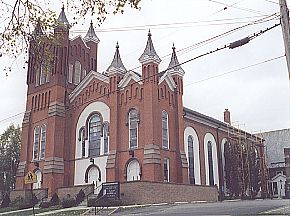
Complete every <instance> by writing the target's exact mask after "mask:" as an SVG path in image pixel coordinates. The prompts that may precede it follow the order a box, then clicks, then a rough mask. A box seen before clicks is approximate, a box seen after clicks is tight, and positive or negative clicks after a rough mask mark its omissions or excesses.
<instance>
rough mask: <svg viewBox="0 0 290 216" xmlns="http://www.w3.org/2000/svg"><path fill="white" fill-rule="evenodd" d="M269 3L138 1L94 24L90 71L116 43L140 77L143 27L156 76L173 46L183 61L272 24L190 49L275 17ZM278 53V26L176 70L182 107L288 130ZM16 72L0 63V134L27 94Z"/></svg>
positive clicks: (285, 84)
mask: <svg viewBox="0 0 290 216" xmlns="http://www.w3.org/2000/svg"><path fill="white" fill-rule="evenodd" d="M53 2H54V1H53V0H52V1H51V5H50V7H52V8H53V9H55V10H56V11H57V13H59V12H60V9H61V6H62V4H61V3H60V2H59V1H55V2H58V3H55V2H54V3H53ZM277 3H278V0H255V1H252V0H142V1H141V4H140V7H141V9H140V10H135V9H131V8H129V7H126V8H125V12H124V14H119V15H109V16H108V17H107V19H106V20H105V22H104V23H103V24H102V25H101V26H97V25H96V24H95V30H96V33H97V35H98V37H99V39H100V43H99V51H98V56H99V59H98V71H99V72H102V71H105V70H106V69H107V67H108V66H109V65H110V63H111V61H112V59H113V55H114V52H115V46H116V42H117V41H118V43H119V46H120V48H119V49H120V53H121V58H122V61H123V63H124V65H125V67H126V68H127V70H129V69H134V71H136V72H139V73H140V72H141V71H140V67H139V66H140V63H139V62H138V58H139V57H140V55H141V54H142V52H143V50H144V48H145V45H146V41H147V33H148V30H149V29H150V31H151V33H152V40H153V44H154V47H155V50H156V52H157V53H158V55H159V56H160V57H161V59H162V62H161V63H160V66H159V69H160V71H161V70H164V69H166V68H167V67H168V64H169V61H170V54H171V52H172V45H173V43H174V45H175V47H176V51H177V56H178V59H179V62H180V63H182V62H185V61H187V60H189V59H192V58H194V57H196V56H199V55H201V54H204V53H207V52H209V51H212V50H215V49H217V48H220V47H223V46H224V45H227V44H229V43H232V42H234V41H237V40H240V39H242V38H245V37H247V36H252V35H253V34H254V33H257V32H259V31H260V30H264V29H266V28H268V27H271V26H273V25H274V24H276V23H278V22H279V20H278V19H275V20H271V21H267V22H263V23H259V24H252V25H248V26H247V27H244V28H240V29H239V30H237V31H235V32H234V33H232V34H229V35H227V36H224V37H222V38H219V39H216V40H211V41H208V42H207V43H202V44H201V45H200V46H197V44H198V43H199V42H204V41H205V40H207V39H210V38H212V37H215V36H217V35H220V34H222V33H225V32H227V31H229V30H231V29H235V28H237V27H240V26H244V25H246V24H248V23H253V22H254V21H256V20H259V19H263V18H264V20H265V19H266V17H267V16H269V15H271V14H274V13H279V5H278V4H277ZM288 5H290V1H288ZM66 14H67V17H68V19H69V20H72V17H73V14H71V12H70V11H67V10H66ZM90 20H91V18H90V17H86V19H84V20H81V21H80V22H79V24H78V25H76V26H73V27H72V29H71V31H70V36H71V38H73V37H76V36H78V35H82V36H84V35H85V33H86V31H87V29H88V28H89V25H90ZM93 22H94V20H93ZM94 23H96V22H94ZM0 25H1V24H0ZM284 54H285V50H284V44H283V38H282V30H281V27H280V26H278V27H276V28H274V29H272V30H270V31H268V32H266V33H264V34H262V35H261V36H259V37H257V38H255V39H254V40H251V41H250V42H249V43H248V44H246V45H244V46H241V47H238V48H235V49H224V50H221V51H218V52H215V53H213V54H210V55H207V56H204V57H201V58H198V59H195V60H193V61H190V62H188V63H186V64H184V65H182V68H183V69H184V71H185V76H184V96H183V103H184V106H185V107H187V108H190V109H192V110H195V111H197V112H200V113H202V114H205V115H208V116H211V117H213V118H216V119H218V120H221V121H223V112H224V110H225V109H229V110H230V112H231V120H232V124H233V125H234V126H236V127H239V128H240V129H243V130H247V131H248V132H253V133H259V132H264V131H272V130H278V129H285V128H289V127H290V88H289V87H290V80H289V78H288V70H287V65H286V58H285V57H283V55H284ZM11 64H12V71H11V72H9V75H8V76H7V77H6V76H5V72H4V68H5V67H7V66H10V65H11ZM23 66H24V60H23V57H20V58H18V59H17V60H16V61H13V60H11V59H9V58H8V57H2V58H0V71H2V72H0V83H1V84H0V98H1V105H0V132H3V131H4V129H5V128H7V127H8V126H9V125H10V124H11V123H14V124H20V125H21V122H22V119H23V113H24V111H25V104H26V91H27V86H26V70H25V69H23Z"/></svg>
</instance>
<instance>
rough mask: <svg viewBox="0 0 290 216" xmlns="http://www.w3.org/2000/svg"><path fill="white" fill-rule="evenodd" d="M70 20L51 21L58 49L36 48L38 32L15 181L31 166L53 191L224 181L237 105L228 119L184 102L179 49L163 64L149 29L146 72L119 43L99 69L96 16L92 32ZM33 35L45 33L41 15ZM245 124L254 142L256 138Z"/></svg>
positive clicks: (40, 184)
mask: <svg viewBox="0 0 290 216" xmlns="http://www.w3.org/2000/svg"><path fill="white" fill-rule="evenodd" d="M69 29H70V24H69V22H68V20H67V18H66V15H65V12H64V9H62V11H61V13H60V15H59V18H58V24H57V26H56V27H55V30H54V35H55V37H58V38H59V39H58V41H59V43H58V44H57V45H54V44H52V45H47V46H46V45H45V46H46V47H48V48H47V50H48V51H49V53H50V56H52V57H48V58H43V57H39V56H38V55H39V53H38V52H36V50H38V49H34V48H33V47H37V43H35V42H34V39H32V40H31V44H30V51H29V64H28V71H27V85H28V90H27V102H26V112H25V115H24V119H23V124H22V128H23V129H22V137H21V154H20V163H19V167H18V170H17V179H16V189H24V188H26V187H28V186H27V185H25V184H24V176H25V174H26V173H27V172H28V171H33V172H35V174H36V176H37V183H34V185H33V187H34V188H48V191H49V194H50V195H51V193H53V192H55V191H56V190H57V188H61V187H73V186H78V185H87V184H92V183H94V184H95V185H96V186H99V185H101V184H102V183H104V182H113V181H119V182H121V183H122V182H130V181H150V182H162V183H164V182H168V183H172V184H182V185H203V186H206V185H208V186H217V187H218V188H225V185H224V154H223V152H224V143H225V142H226V141H227V139H228V134H229V128H230V129H231V130H230V131H235V128H234V127H232V126H231V125H230V112H229V111H228V110H226V111H225V112H224V117H225V119H224V121H225V122H221V121H219V120H216V119H214V118H211V117H209V116H206V115H203V114H201V113H198V112H196V111H193V110H191V109H189V108H185V107H184V106H183V76H184V74H185V73H186V72H185V71H184V70H183V69H182V67H181V66H180V65H179V62H178V58H177V55H176V51H175V48H174V47H173V48H172V56H171V61H170V64H169V65H168V68H162V69H161V68H159V63H160V62H161V59H160V57H159V56H158V54H157V52H156V50H155V49H154V45H153V40H152V35H151V33H150V32H149V33H148V37H147V43H145V40H146V39H145V38H144V47H145V49H144V52H143V53H140V54H141V55H140V57H139V62H140V64H141V66H142V69H141V70H140V71H131V70H127V69H126V67H125V65H124V64H123V63H122V60H121V55H120V50H119V45H118V44H117V45H116V50H115V54H114V56H112V63H111V64H110V65H108V68H107V70H106V71H104V72H102V73H101V72H98V71H97V63H98V44H99V43H100V40H99V38H98V37H97V35H96V33H95V31H94V28H93V24H92V23H91V25H90V27H89V30H88V32H87V34H86V36H85V37H81V36H78V37H76V38H74V39H71V38H70V37H69ZM34 36H35V37H45V34H44V33H43V32H42V28H41V26H40V24H38V25H37V26H36V28H35V31H34ZM48 44H49V43H48ZM43 49H44V48H43ZM40 60H41V61H40ZM39 62H41V63H39ZM160 71H162V72H160ZM231 133H232V132H231ZM244 133H245V134H246V136H247V139H248V140H249V142H254V141H255V139H257V137H253V135H251V134H249V133H246V132H244ZM258 150H259V154H262V150H263V147H261V148H258Z"/></svg>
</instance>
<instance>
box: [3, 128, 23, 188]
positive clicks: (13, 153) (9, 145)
mask: <svg viewBox="0 0 290 216" xmlns="http://www.w3.org/2000/svg"><path fill="white" fill-rule="evenodd" d="M20 136H21V130H20V127H19V126H17V127H15V126H14V125H10V126H9V127H8V128H7V129H6V130H5V131H4V132H3V133H2V134H1V135H0V190H1V192H7V191H11V190H12V189H14V186H15V180H16V171H17V166H18V163H19V153H20V142H21V137H20Z"/></svg>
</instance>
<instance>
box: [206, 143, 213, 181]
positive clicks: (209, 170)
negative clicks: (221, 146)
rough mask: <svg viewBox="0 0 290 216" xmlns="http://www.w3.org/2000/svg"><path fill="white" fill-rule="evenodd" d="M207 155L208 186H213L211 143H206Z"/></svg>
mask: <svg viewBox="0 0 290 216" xmlns="http://www.w3.org/2000/svg"><path fill="white" fill-rule="evenodd" d="M207 154H208V176H209V185H211V186H213V185H214V173H213V158H212V143H211V141H208V142H207Z"/></svg>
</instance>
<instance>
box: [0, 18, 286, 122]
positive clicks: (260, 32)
mask: <svg viewBox="0 0 290 216" xmlns="http://www.w3.org/2000/svg"><path fill="white" fill-rule="evenodd" d="M279 25H280V23H279V24H275V25H274V26H271V27H269V28H267V29H264V30H261V31H259V32H257V33H254V34H252V35H251V36H249V38H250V40H253V39H255V38H257V37H259V36H261V35H262V34H264V33H266V32H267V31H269V30H271V29H273V28H275V27H277V26H279ZM226 48H230V44H226V45H224V46H221V47H219V48H217V49H215V50H211V51H209V52H206V53H203V54H200V55H198V56H195V57H193V58H191V59H188V60H186V61H184V62H182V63H180V64H178V65H174V66H172V67H170V68H167V69H165V70H162V71H160V72H158V73H157V74H153V75H151V76H149V77H146V78H142V79H140V80H138V81H134V82H133V83H130V85H132V84H136V83H139V82H142V81H146V80H147V79H148V80H149V79H150V78H152V77H155V76H160V75H163V74H164V73H165V72H166V71H168V70H171V69H174V68H175V67H177V66H181V65H184V64H186V63H188V62H191V61H193V60H196V59H198V58H201V57H204V56H207V55H210V54H213V53H215V52H218V51H220V50H223V49H226ZM281 57H282V56H280V57H276V58H275V59H278V58H281ZM272 60H274V59H270V60H266V61H265V62H269V61H272ZM265 62H264V63H265ZM257 64H262V63H257ZM249 67H250V66H249ZM244 69H246V67H245V68H244ZM226 73H230V72H226ZM217 76H218V75H217ZM127 86H129V85H127ZM127 86H126V87H127ZM123 89H124V88H123ZM123 89H120V88H117V89H116V90H114V91H111V92H108V93H105V94H104V95H100V96H99V97H96V98H93V99H91V100H88V101H86V102H84V103H82V105H84V104H87V103H92V102H94V101H97V100H99V99H101V98H104V97H108V95H109V94H112V93H113V94H114V93H118V92H120V91H122V90H123ZM58 99H64V100H65V99H66V98H64V97H59V98H57V99H56V100H58ZM70 109H72V107H70V108H66V111H69V110H70ZM16 115H20V113H19V114H16ZM16 115H15V116H16ZM48 118H49V116H48V117H45V118H42V119H39V120H38V121H34V122H33V123H34V124H36V123H39V122H42V121H43V120H46V119H48ZM1 121H3V120H0V122H1ZM21 128H22V127H21Z"/></svg>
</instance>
